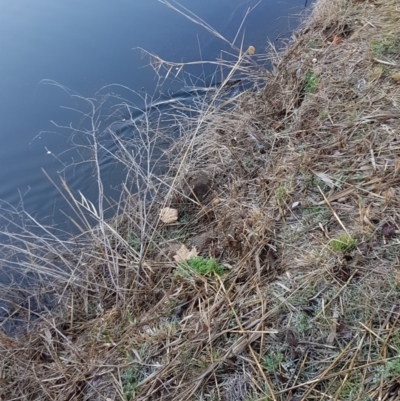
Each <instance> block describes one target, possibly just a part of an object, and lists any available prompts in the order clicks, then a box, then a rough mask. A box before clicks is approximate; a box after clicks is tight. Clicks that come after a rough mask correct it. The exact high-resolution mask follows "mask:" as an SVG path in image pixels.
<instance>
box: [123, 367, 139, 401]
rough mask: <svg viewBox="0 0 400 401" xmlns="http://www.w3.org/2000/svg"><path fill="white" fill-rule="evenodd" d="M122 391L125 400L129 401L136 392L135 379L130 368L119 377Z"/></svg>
mask: <svg viewBox="0 0 400 401" xmlns="http://www.w3.org/2000/svg"><path fill="white" fill-rule="evenodd" d="M121 382H122V390H123V393H124V396H125V398H126V399H127V400H128V401H130V400H132V399H133V397H134V396H135V392H136V390H137V383H138V380H137V377H136V375H135V372H134V370H133V369H132V368H128V369H127V370H125V372H124V373H123V374H122V376H121Z"/></svg>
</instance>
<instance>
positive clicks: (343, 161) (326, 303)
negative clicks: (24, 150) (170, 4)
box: [0, 0, 400, 401]
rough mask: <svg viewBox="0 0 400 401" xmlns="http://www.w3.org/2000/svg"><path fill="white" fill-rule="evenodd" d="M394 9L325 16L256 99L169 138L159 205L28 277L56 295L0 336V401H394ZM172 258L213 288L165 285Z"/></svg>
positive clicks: (306, 27)
mask: <svg viewBox="0 0 400 401" xmlns="http://www.w3.org/2000/svg"><path fill="white" fill-rule="evenodd" d="M399 11H400V10H399V4H398V2H397V0H386V1H384V2H383V1H379V0H376V1H374V2H368V1H364V2H362V1H360V2H356V1H350V0H329V1H324V0H321V1H319V2H317V4H316V6H315V9H314V11H313V14H312V16H311V17H310V18H309V19H308V20H307V21H306V22H305V23H304V24H303V26H302V28H301V29H300V30H299V31H298V33H297V34H296V37H295V38H294V40H293V42H292V43H291V44H290V45H289V46H288V47H287V48H286V49H285V50H284V51H283V52H281V53H272V55H271V58H272V61H273V65H274V68H273V70H272V71H271V72H269V73H267V74H266V77H265V87H264V88H263V89H262V90H258V91H256V92H245V93H243V94H241V96H239V97H238V98H237V99H236V105H235V107H234V108H230V109H224V108H221V107H218V106H216V103H214V100H215V98H213V97H211V98H210V99H208V100H207V102H205V103H204V105H203V106H204V108H203V109H202V111H203V112H202V113H200V114H199V117H191V118H188V117H187V118H186V119H185V120H184V121H182V122H180V123H179V124H181V129H182V132H183V133H184V134H183V135H182V136H181V138H180V140H179V141H178V142H177V143H176V144H175V145H174V147H173V148H171V151H170V155H171V171H170V174H169V175H168V176H167V177H165V178H163V180H162V182H161V184H157V185H158V186H157V185H156V184H154V181H151V182H152V184H151V185H154V191H155V192H158V194H159V195H158V196H156V197H154V198H152V199H153V200H152V201H149V200H148V199H146V197H141V195H140V193H139V195H137V196H134V197H130V198H129V200H128V201H126V202H125V203H123V204H121V209H122V210H121V213H120V217H118V218H115V219H114V220H113V221H112V222H106V221H102V224H101V226H100V227H98V228H97V229H94V230H91V231H89V232H88V233H87V238H89V239H88V241H87V242H88V244H89V245H85V244H82V243H81V242H79V241H77V243H78V245H75V247H72V246H71V244H68V246H65V247H64V249H63V250H61V251H60V245H59V244H54V253H55V254H56V255H57V258H58V259H57V260H56V261H54V260H53V262H51V263H50V262H49V260H52V259H51V258H49V255H46V254H45V255H42V256H41V257H39V256H36V260H31V263H33V265H34V266H43V274H45V273H47V270H51V269H52V268H53V267H54V266H59V265H62V269H60V270H61V271H64V272H67V273H68V275H67V277H68V279H66V278H62V279H60V280H59V282H60V285H59V286H57V285H55V284H53V285H52V286H51V287H52V291H53V294H52V296H53V299H54V298H55V299H56V300H58V301H59V305H60V306H59V307H58V308H54V309H53V310H52V311H51V312H49V311H48V312H46V311H45V310H43V311H41V313H40V314H39V316H38V317H37V318H36V320H35V321H32V316H31V314H30V306H29V305H25V306H24V307H20V309H19V310H18V311H17V312H15V314H16V315H17V316H19V317H20V316H22V315H24V316H23V317H24V318H25V319H27V320H28V321H30V322H31V323H29V325H28V327H27V328H26V329H24V331H23V332H22V333H20V334H19V335H16V336H14V337H11V336H7V335H6V334H5V333H4V334H1V337H0V355H1V357H0V361H1V362H0V380H1V387H0V398H1V399H2V400H17V399H18V400H20V399H21V400H109V399H111V400H124V399H135V400H234V401H245V400H246V401H250V400H253V401H255V400H260V401H261V400H274V401H278V400H279V401H281V400H282V401H283V400H292V401H295V400H296V401H298V400H340V401H343V400H364V401H367V400H397V399H399V397H400V385H399V379H400V354H399V351H400V336H399V327H400V326H399V325H400V322H399V317H400V304H399V294H400V271H399V260H398V254H399V250H400V249H399V239H398V233H399V223H400V216H399V213H398V210H399V196H400V190H399V182H400V176H399V168H400V162H399V160H400V147H399V128H400V124H399V116H400V113H399V106H400V86H399V82H398V79H397V76H398V74H399V72H400V57H399V54H400V21H399V15H400V14H399ZM246 57H248V56H246V55H241V56H240V57H239V59H238V63H237V64H236V68H237V69H238V68H242V67H241V66H242V65H243V64H242V62H243V60H244V61H246ZM243 68H244V67H243ZM259 78H260V76H259V75H258V77H257V79H259ZM216 109H217V112H216ZM177 155H180V156H179V157H178V156H177ZM155 182H157V181H155ZM158 182H159V181H158ZM148 184H149V185H150V182H148ZM161 195H162V196H161ZM164 206H169V207H174V208H177V209H178V210H179V220H178V222H177V223H176V224H174V225H171V226H166V225H163V224H162V223H161V222H160V221H159V219H158V211H159V210H160V208H162V207H164ZM25 240H26V239H25ZM182 243H185V244H186V245H187V246H188V248H190V247H191V246H196V248H197V249H198V250H199V252H200V254H201V255H202V256H203V257H205V258H209V257H212V258H216V259H217V260H218V261H219V262H220V263H222V264H223V265H224V267H225V273H224V274H223V275H222V276H218V275H208V276H201V275H199V274H196V273H194V272H193V273H188V274H186V275H177V274H176V270H177V267H178V266H177V264H176V262H175V261H174V259H173V256H174V254H175V253H176V250H177V247H178V248H179V246H180V244H182ZM28 248H29V247H28ZM28 255H29V256H30V257H33V256H32V255H35V254H33V253H31V252H30V251H29V252H28ZM60 255H61V256H60ZM60 258H61V260H60ZM45 287H46V286H45ZM46 288H47V287H46ZM43 291H46V290H42V293H35V294H33V295H32V298H34V297H36V298H37V299H39V298H40V297H41V296H43ZM36 298H35V299H36ZM14 303H15V304H18V302H17V300H15V302H14ZM32 313H33V312H32ZM11 317H12V316H11ZM11 317H10V318H11ZM21 318H22V317H21Z"/></svg>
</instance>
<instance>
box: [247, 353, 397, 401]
mask: <svg viewBox="0 0 400 401" xmlns="http://www.w3.org/2000/svg"><path fill="white" fill-rule="evenodd" d="M394 359H399V357H398V356H393V357H391V358H388V359H384V360H381V361H374V362H370V363H366V364H364V365H359V366H355V367H353V368H351V369H350V368H349V369H344V370H341V371H340V372H335V373H331V374H329V375H326V376H324V377H323V378H320V377H317V378H316V379H312V380H309V381H307V382H304V383H300V384H296V385H295V386H292V387H289V388H288V389H285V390H281V391H278V392H276V393H275V394H276V395H280V394H284V393H287V392H288V391H291V390H295V389H296V388H300V387H304V386H307V385H309V384H314V385H315V384H317V383H318V382H320V381H321V380H329V379H333V378H334V377H337V376H341V375H343V374H346V373H349V372H353V371H354V370H357V369H360V370H361V369H365V368H369V367H370V366H375V365H379V364H382V363H386V362H389V361H393V360H394ZM262 400H264V398H259V399H257V400H255V401H262Z"/></svg>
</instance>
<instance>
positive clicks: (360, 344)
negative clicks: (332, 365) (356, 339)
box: [334, 333, 367, 401]
mask: <svg viewBox="0 0 400 401" xmlns="http://www.w3.org/2000/svg"><path fill="white" fill-rule="evenodd" d="M366 334H367V333H364V335H363V337H362V339H361V341H360V343H359V344H358V347H357V349H356V351H355V352H354V355H353V357H352V358H351V362H350V366H349V369H351V368H353V366H354V363H355V361H356V358H357V356H358V354H359V352H360V350H361V347H362V345H363V344H364V339H365V336H366ZM349 376H350V373H346V376H345V377H344V379H343V380H342V383H341V384H340V386H339V389H338V390H337V392H336V395H335V399H334V401H340V400H338V397H339V396H340V392H341V391H342V388H343V387H344V385H345V384H346V382H347V379H348V378H349Z"/></svg>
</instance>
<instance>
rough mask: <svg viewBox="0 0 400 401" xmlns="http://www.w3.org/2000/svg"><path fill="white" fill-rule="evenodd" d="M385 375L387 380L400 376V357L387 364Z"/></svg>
mask: <svg viewBox="0 0 400 401" xmlns="http://www.w3.org/2000/svg"><path fill="white" fill-rule="evenodd" d="M383 375H384V377H385V379H387V380H389V379H393V378H395V377H398V376H400V357H399V358H398V359H392V360H391V361H387V362H386V364H385V369H384V371H383Z"/></svg>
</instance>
